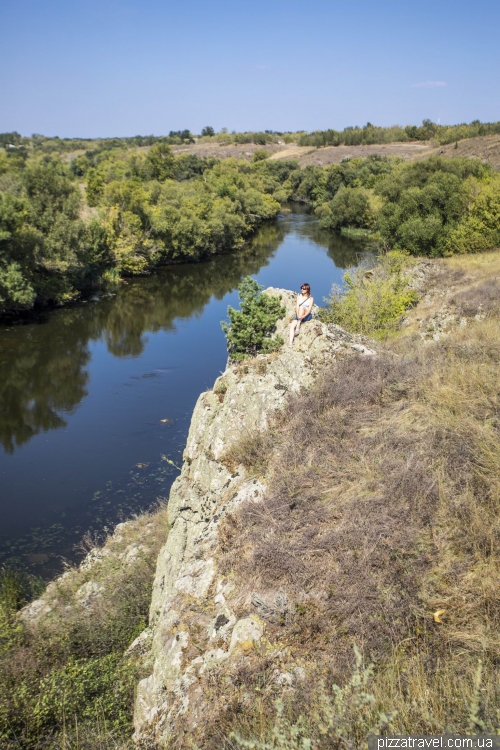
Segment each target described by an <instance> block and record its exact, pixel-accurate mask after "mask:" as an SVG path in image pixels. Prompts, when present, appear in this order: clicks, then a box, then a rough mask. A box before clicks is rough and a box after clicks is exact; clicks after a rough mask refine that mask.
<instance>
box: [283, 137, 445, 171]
mask: <svg viewBox="0 0 500 750" xmlns="http://www.w3.org/2000/svg"><path fill="white" fill-rule="evenodd" d="M429 150H430V146H429V144H428V143H427V142H425V143H380V144H374V145H370V146H326V147H324V148H311V147H310V146H296V145H295V144H291V145H290V146H282V147H281V150H280V151H279V152H277V153H275V154H273V155H272V156H271V157H270V158H271V159H273V160H275V159H297V161H298V162H299V164H300V166H301V167H307V166H308V165H309V164H313V165H314V166H316V167H324V166H326V165H327V164H339V163H340V162H341V161H342V160H343V159H349V158H354V157H361V156H370V155H371V154H380V155H381V156H389V155H390V154H392V155H396V156H401V157H402V158H403V159H415V158H416V157H417V156H420V155H423V154H427V153H428V152H429Z"/></svg>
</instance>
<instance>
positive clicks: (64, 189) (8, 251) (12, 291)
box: [0, 123, 500, 315]
mask: <svg viewBox="0 0 500 750" xmlns="http://www.w3.org/2000/svg"><path fill="white" fill-rule="evenodd" d="M425 127H427V128H430V125H426V126H425ZM457 127H462V128H464V127H466V126H457ZM467 127H468V128H469V129H471V128H472V130H471V134H473V133H476V131H477V132H481V133H482V132H483V131H485V132H486V131H487V132H490V131H491V132H496V130H495V128H497V124H491V125H481V124H480V123H479V124H474V123H473V124H472V125H471V126H467ZM370 128H372V126H366V128H364V129H350V130H349V129H348V130H346V131H344V135H345V137H344V136H343V137H342V138H341V139H340V141H339V142H342V143H350V142H351V141H350V140H349V138H350V136H349V137H348V136H347V135H346V134H347V133H351V131H352V132H356V133H357V132H358V131H359V133H361V135H360V138H361V140H359V142H360V143H372V142H376V141H373V138H371V137H369V132H371V131H370ZM474 128H475V129H474ZM497 129H498V128H497ZM206 130H207V129H206ZM208 130H211V129H208ZM379 130H380V129H379ZM406 130H408V128H407V129H406ZM365 131H366V132H365ZM386 131H387V132H386ZM332 132H334V131H332ZM384 132H385V133H386V135H385V136H384V138H387V139H388V140H391V139H392V140H394V138H395V135H394V134H391V133H392V131H391V130H390V129H385V130H384ZM405 132H406V131H405ZM412 132H413V131H412ZM438 132H440V131H439V128H438V126H436V127H435V128H434V129H433V130H432V135H433V137H437V136H436V133H438ZM464 132H465V131H464ZM467 132H469V131H467ZM186 134H187V135H189V138H188V137H181V136H186ZM429 134H430V131H429V133H427V135H429ZM223 135H225V134H223ZM236 135H237V134H236ZM236 135H235V138H236ZM267 135H268V136H269V138H271V139H272V138H276V137H277V136H276V134H272V133H268V134H267ZM455 135H456V137H458V135H457V134H455ZM254 136H255V134H253V135H252V134H251V139H250V140H253V141H254V142H257V143H259V138H256V137H254ZM203 137H204V138H208V139H210V138H216V134H214V135H210V134H207V135H204V136H203ZM308 137H310V136H308ZM407 137H408V138H409V137H410V135H408V134H407ZM415 137H418V133H417V135H415ZM443 137H444V136H443ZM454 137H455V136H454ZM176 139H177V142H179V143H182V142H184V141H188V142H189V140H192V139H191V135H190V134H189V132H188V131H184V132H182V133H180V134H171V135H170V136H168V137H165V138H154V137H152V136H151V137H146V138H139V137H136V138H133V139H107V140H106V139H105V140H102V141H91V142H85V141H81V140H67V141H66V140H61V139H44V138H42V137H39V136H36V137H35V136H34V137H33V138H31V139H23V138H21V137H20V136H18V134H16V133H7V134H3V135H1V136H0V143H1V144H3V145H4V148H3V149H2V150H0V315H6V314H15V313H20V312H23V311H29V310H31V309H33V308H34V307H39V306H43V305H47V304H63V303H65V302H69V301H71V300H73V299H76V298H77V297H79V296H81V295H85V294H89V293H90V292H92V291H94V290H95V289H99V288H102V287H105V286H106V285H110V284H113V283H116V282H117V280H118V279H119V277H120V276H123V275H134V274H143V273H149V272H151V271H152V270H154V269H155V268H156V267H157V266H158V265H160V264H162V263H176V262H192V261H198V260H205V259H207V258H210V257H212V256H213V255H215V254H217V253H222V252H228V251H230V250H235V249H238V248H241V247H242V246H243V245H244V244H245V242H246V240H247V239H248V237H249V236H250V235H251V234H252V233H253V232H254V231H255V229H256V228H257V227H258V226H259V224H260V223H262V222H263V221H266V220H269V219H271V218H273V217H274V216H276V214H277V213H278V211H279V210H280V204H282V203H284V202H286V201H287V200H290V199H298V200H304V201H307V202H310V203H311V204H312V205H313V206H314V209H315V211H316V212H317V214H318V216H319V218H320V223H321V226H323V227H325V228H327V229H335V230H341V231H342V230H346V229H348V230H349V231H353V230H363V231H364V232H368V233H371V234H372V236H373V237H374V238H375V239H377V240H378V241H379V243H380V245H381V247H382V248H383V249H392V248H395V249H402V250H407V251H409V252H410V253H412V254H414V255H451V254H453V253H455V252H469V251H479V250H485V249H488V248H491V247H494V246H495V245H496V244H497V243H498V238H499V233H500V230H499V226H500V224H499V216H500V197H499V196H500V188H499V185H500V181H499V180H500V178H499V176H498V174H496V173H495V172H493V170H492V169H491V168H490V167H489V166H488V165H487V164H483V163H481V162H480V161H478V160H474V159H464V158H456V159H442V158H439V157H431V158H429V159H427V160H425V161H421V162H417V163H412V164H404V163H402V162H401V160H398V159H397V158H391V157H380V156H371V157H368V158H365V159H348V160H346V161H345V162H343V163H341V164H337V165H331V166H329V167H324V168H323V167H312V166H311V167H306V168H305V169H300V168H299V167H298V164H297V162H295V161H293V160H288V161H286V160H279V161H269V160H268V159H267V158H266V157H267V156H268V155H269V154H268V152H267V151H262V152H261V151H256V152H255V154H254V157H253V160H252V163H250V164H249V163H248V162H247V161H243V160H235V159H226V160H219V159H214V158H205V157H199V156H196V155H195V154H189V153H186V154H180V155H178V156H174V155H173V153H172V151H171V148H170V146H169V142H170V143H172V142H175V141H176ZM265 142H267V141H266V140H265V139H264V143H265ZM353 142H354V141H353ZM355 142H358V141H355ZM446 142H447V141H446ZM82 147H83V148H85V147H87V148H86V150H85V151H84V152H83V153H81V151H82V150H83V148H82ZM68 152H69V156H68Z"/></svg>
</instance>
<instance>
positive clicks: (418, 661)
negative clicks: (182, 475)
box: [205, 252, 500, 748]
mask: <svg viewBox="0 0 500 750" xmlns="http://www.w3.org/2000/svg"><path fill="white" fill-rule="evenodd" d="M499 271H500V252H495V253H490V254H484V255H480V256H475V257H474V258H470V257H461V258H454V259H452V260H446V261H440V262H437V263H435V264H431V265H429V266H427V270H426V274H427V281H426V282H425V290H426V292H427V294H426V299H425V302H424V303H423V305H422V306H417V307H416V308H414V310H413V311H412V312H411V313H410V314H409V315H408V318H407V322H406V325H405V326H404V327H403V329H401V330H400V331H399V333H397V334H396V335H394V334H393V335H392V336H391V337H390V338H389V339H388V340H386V342H385V344H379V345H378V352H379V353H378V356H377V357H373V358H367V357H354V358H348V359H345V360H344V361H341V362H340V363H338V364H337V365H335V366H334V367H332V368H329V369H327V370H325V371H324V373H323V377H322V378H321V379H320V380H318V382H317V383H316V385H315V387H314V388H313V389H312V390H311V392H309V393H307V394H303V395H301V396H299V397H297V398H294V399H292V401H291V402H290V404H289V409H288V411H287V413H286V415H285V416H284V417H282V418H280V419H279V420H277V422H276V424H275V425H274V427H273V429H272V430H271V431H270V432H269V433H266V434H263V435H259V436H256V437H255V439H253V440H249V439H248V438H246V439H245V440H244V441H242V443H241V445H236V446H234V453H235V455H236V457H237V460H243V461H245V462H246V465H247V467H248V468H249V469H250V470H251V471H252V470H253V471H255V472H256V473H257V474H264V475H265V476H266V477H267V481H268V492H267V497H266V500H265V502H264V504H263V505H255V504H249V505H248V506H246V507H243V508H242V509H241V511H240V512H238V513H237V514H235V515H234V516H233V517H232V518H230V519H228V521H227V523H226V529H225V534H224V541H223V550H224V556H223V559H224V564H225V565H226V566H227V570H228V571H230V570H233V571H236V581H237V584H239V585H241V586H242V587H243V586H244V582H245V581H247V580H249V577H251V579H252V581H253V583H252V585H253V586H254V588H255V589H256V590H259V592H262V596H263V597H264V598H266V597H267V598H268V599H269V598H270V597H271V596H272V592H273V591H285V592H286V594H287V596H288V599H289V601H292V602H293V603H294V604H293V618H292V620H291V622H287V621H286V620H285V619H283V620H282V622H281V623H280V624H278V625H276V624H275V625H272V624H269V625H268V628H269V629H270V630H269V632H270V634H269V639H270V640H271V641H272V642H273V646H274V647H275V649H276V651H277V652H279V653H280V654H281V655H282V656H281V659H280V666H279V669H280V672H284V673H290V674H293V670H294V669H295V668H296V667H297V665H300V666H301V668H303V669H304V670H305V675H306V677H305V681H303V682H302V683H301V682H300V681H299V682H297V683H295V690H294V691H293V693H292V692H290V693H289V694H288V697H286V694H285V706H286V708H285V714H284V718H283V717H282V718H281V719H279V717H278V719H277V718H276V715H275V712H274V710H273V708H272V706H273V701H272V696H273V695H274V696H276V688H275V681H274V679H273V669H274V667H275V665H274V663H273V661H272V659H266V658H265V657H263V656H262V655H261V657H260V658H259V657H258V656H257V655H256V656H255V657H254V660H253V667H252V668H249V667H248V666H247V673H246V677H245V687H244V690H245V691H249V690H252V689H257V688H256V687H255V686H257V685H258V686H260V687H259V691H261V692H260V693H259V711H261V712H262V713H263V714H264V715H265V719H263V718H262V715H260V716H259V714H258V712H257V711H256V709H255V707H253V708H252V707H251V708H248V706H246V705H245V703H244V701H242V697H241V693H238V691H236V694H235V695H233V703H232V705H233V706H234V710H233V712H231V711H229V712H228V711H225V712H222V713H221V712H218V711H216V710H214V716H213V717H212V720H213V721H214V722H224V725H225V726H226V728H227V733H228V734H229V732H230V731H231V730H233V731H234V730H235V729H237V730H238V732H240V733H241V735H242V736H246V737H249V736H251V737H253V738H254V740H255V742H256V744H255V745H252V746H253V747H260V746H261V745H260V744H259V743H260V742H264V740H270V738H271V726H272V725H273V724H274V726H276V721H278V724H279V725H280V726H281V730H282V733H283V736H286V737H288V738H289V744H286V743H285V741H284V740H278V739H276V737H275V738H274V740H271V747H276V748H281V747H294V748H295V747H297V748H298V747H302V745H301V744H300V743H301V740H300V737H302V738H310V739H311V740H312V741H313V746H314V747H318V748H319V747H321V748H323V747H324V748H327V747H328V748H330V747H334V746H344V743H345V742H347V743H348V744H349V743H351V742H352V743H354V745H356V744H358V743H361V742H362V741H363V738H364V736H365V735H366V733H367V732H368V731H369V730H370V728H373V727H375V728H376V727H377V726H379V728H380V727H382V728H385V730H386V731H390V732H391V733H402V734H410V733H411V734H426V733H427V734H433V733H438V732H444V731H450V732H457V733H467V732H478V731H490V732H493V733H494V732H497V731H498V727H499V710H500V695H499V689H498V658H499V656H500V641H499V638H498V632H499V625H500V598H499V594H498V579H499V574H500V567H499V562H498V557H497V555H496V552H495V550H496V548H497V546H498V541H499V537H500V522H499V510H500V506H499V502H500V484H499V479H498V477H499V469H500V436H499V431H498V427H499V421H498V416H499V410H500V402H499V394H498V367H499V361H500V334H499V330H500V326H499V323H500V284H499V283H498V281H497V278H498V273H499ZM368 283H370V282H368ZM443 321H445V323H444V324H443ZM444 329H446V330H444ZM354 644H356V645H357V647H358V648H359V650H360V652H361V654H362V657H360V658H359V663H358V668H357V670H358V671H357V677H356V679H355V680H354V682H352V681H350V678H351V676H352V670H353V668H354V665H353V662H354V658H353V645H354ZM369 663H373V665H374V666H373V674H372V675H371V676H370V675H367V674H365V678H366V684H364V682H363V679H364V678H363V679H361V678H362V675H363V669H364V668H365V667H367V665H368V664H369ZM247 665H248V662H247ZM363 665H364V666H363ZM252 670H253V671H252ZM356 680H357V681H356ZM332 684H337V685H339V686H341V688H342V689H343V691H344V692H343V693H342V694H339V693H338V692H337V693H335V692H334V693H333V694H332V693H330V689H331V685H332ZM252 686H253V687H252ZM361 693H363V694H365V695H367V696H368V697H365V698H363V696H362V695H361ZM261 695H262V701H260V696H261ZM329 695H330V697H328V696H329ZM238 696H239V697H238ZM266 696H267V698H268V700H267V701H266V700H265V697H266ZM219 700H220V701H221V703H220V704H219V705H220V706H222V702H224V701H227V695H226V696H225V698H224V699H223V697H222V693H221V694H220V696H219ZM339 701H340V702H339ZM299 716H300V717H301V718H300V719H299ZM210 726H211V725H210ZM210 726H209V727H208V729H207V728H205V731H209V730H210ZM294 727H295V728H294ZM293 731H295V732H296V739H295V740H292V736H293ZM280 743H281V744H280ZM206 747H214V748H215V747H216V744H214V743H213V744H207V745H206Z"/></svg>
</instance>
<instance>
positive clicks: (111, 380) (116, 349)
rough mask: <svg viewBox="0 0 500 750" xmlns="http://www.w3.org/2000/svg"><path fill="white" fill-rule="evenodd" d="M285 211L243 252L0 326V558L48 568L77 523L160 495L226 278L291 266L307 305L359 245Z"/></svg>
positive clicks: (75, 539) (227, 294)
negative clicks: (308, 296)
mask: <svg viewBox="0 0 500 750" xmlns="http://www.w3.org/2000/svg"><path fill="white" fill-rule="evenodd" d="M295 209H296V210H295V212H294V213H291V214H290V213H288V214H286V215H282V216H281V217H280V218H279V219H278V220H276V221H274V222H272V223H269V224H267V225H265V226H264V227H262V228H261V230H259V233H258V235H257V236H256V237H255V239H254V241H253V242H252V243H251V244H250V245H249V246H248V247H247V248H246V249H245V250H243V251H239V252H236V253H233V254H230V255H223V256H218V257H217V258H214V259H213V260H211V261H209V262H207V263H201V264H185V265H176V266H173V267H169V268H165V269H163V270H161V271H159V272H158V273H156V274H154V275H151V276H149V277H144V278H140V279H136V280H130V282H129V283H128V284H126V285H121V286H120V288H119V289H118V291H117V293H116V295H115V296H113V297H106V298H104V299H100V300H94V301H89V302H87V303H86V304H74V305H72V306H71V307H69V308H66V309H60V310H56V311H53V312H52V313H48V314H47V315H46V316H44V317H43V318H42V319H40V320H39V321H37V322H36V323H32V324H26V325H22V326H16V327H13V328H11V329H10V330H8V329H5V328H4V329H1V330H0V376H1V377H0V383H1V385H0V442H1V444H2V447H3V451H1V450H0V481H1V482H2V488H3V492H2V497H1V500H0V510H1V512H2V518H3V524H2V538H1V544H2V549H1V555H2V557H1V561H2V562H3V563H4V564H5V563H7V564H10V565H16V566H22V567H23V566H24V567H27V569H28V570H31V572H33V573H36V574H38V575H42V576H43V577H44V578H45V579H50V578H51V577H52V576H53V575H55V574H57V573H58V572H61V570H62V566H63V565H64V560H66V561H68V562H73V561H77V560H78V559H81V552H80V551H79V550H78V549H77V550H75V549H74V547H75V545H78V544H79V542H80V540H81V538H82V536H83V534H84V533H85V532H87V531H90V532H91V533H92V534H97V535H100V534H101V533H102V532H103V529H104V527H107V528H108V529H110V528H113V527H114V526H115V525H116V523H118V522H120V521H123V520H125V519H127V518H130V516H131V515H133V514H134V513H137V512H140V511H143V510H145V509H146V508H148V507H151V506H152V505H154V504H155V502H156V499H157V498H158V497H167V496H168V492H169V489H170V486H171V483H172V481H173V480H174V478H175V476H176V474H177V469H176V468H175V466H174V465H172V464H171V463H169V461H172V462H173V464H175V465H177V466H179V465H180V463H181V461H182V450H183V448H184V445H185V440H186V436H187V432H188V428H189V422H190V419H191V414H192V410H193V408H194V405H195V403H196V399H197V397H198V395H199V393H200V392H201V391H203V390H205V389H206V388H208V387H211V385H212V384H213V381H214V380H215V378H216V377H217V376H218V375H219V374H220V372H221V371H222V370H223V369H224V366H225V363H226V358H227V352H226V343H225V339H224V335H223V333H222V330H221V328H220V321H221V320H223V319H225V318H226V315H227V306H228V304H230V305H232V306H235V305H237V304H238V302H237V294H236V288H237V286H238V284H239V282H240V280H241V279H242V278H243V277H244V276H246V275H249V274H250V275H254V276H255V277H256V278H257V280H258V281H259V283H262V284H265V285H266V286H269V285H275V284H276V283H278V281H279V282H281V283H283V284H286V285H289V286H290V287H292V288H293V287H294V286H297V285H298V284H300V283H301V279H304V278H305V279H307V280H308V281H309V283H311V285H312V288H313V291H314V294H315V296H316V299H317V301H318V302H319V303H320V304H321V301H322V298H323V297H326V296H327V295H328V294H329V292H330V288H331V285H332V284H333V283H340V282H341V279H342V273H343V269H344V268H345V267H347V266H349V265H353V264H354V265H355V264H356V263H357V262H358V259H359V257H360V255H359V253H361V255H362V254H363V251H364V245H363V244H359V243H356V242H352V241H349V240H347V239H344V238H342V237H339V236H338V235H335V234H332V233H329V232H327V231H325V230H321V229H320V228H319V227H318V223H317V220H316V218H315V217H314V215H311V214H309V213H307V210H305V209H301V208H300V207H299V206H295ZM200 363H201V364H200ZM162 456H163V457H164V458H162ZM104 533H106V532H104Z"/></svg>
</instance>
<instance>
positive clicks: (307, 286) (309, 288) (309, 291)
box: [300, 284, 311, 294]
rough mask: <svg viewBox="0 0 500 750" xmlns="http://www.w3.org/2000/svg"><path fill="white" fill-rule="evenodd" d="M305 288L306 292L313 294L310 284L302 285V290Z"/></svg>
mask: <svg viewBox="0 0 500 750" xmlns="http://www.w3.org/2000/svg"><path fill="white" fill-rule="evenodd" d="M304 286H305V288H306V292H307V293H308V294H311V287H310V286H309V284H301V285H300V288H301V289H302V287H304Z"/></svg>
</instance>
